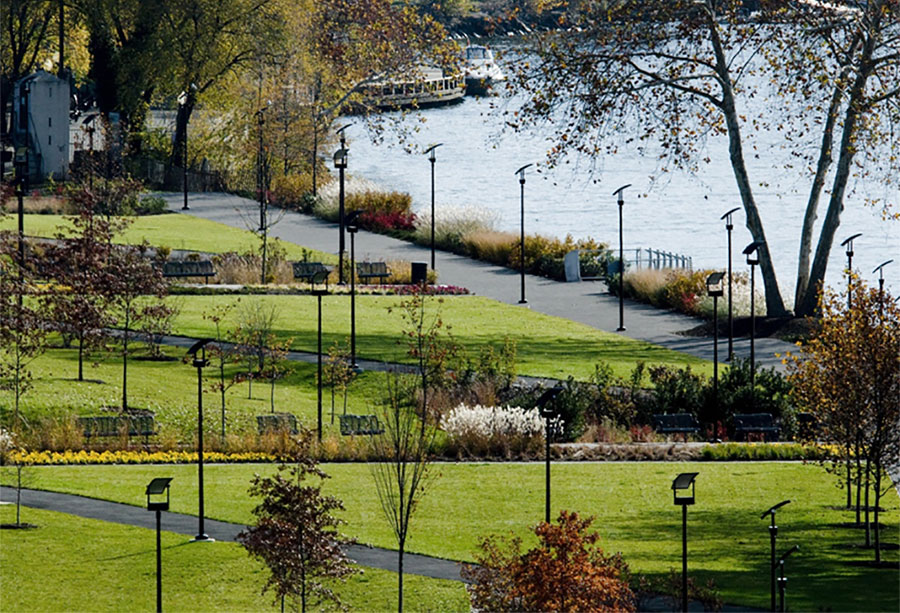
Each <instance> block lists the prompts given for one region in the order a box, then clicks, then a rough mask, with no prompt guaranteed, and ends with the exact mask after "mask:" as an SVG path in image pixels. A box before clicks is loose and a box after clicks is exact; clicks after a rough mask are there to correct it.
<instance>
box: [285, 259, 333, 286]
mask: <svg viewBox="0 0 900 613" xmlns="http://www.w3.org/2000/svg"><path fill="white" fill-rule="evenodd" d="M293 267H294V278H295V279H303V280H304V281H306V282H307V283H312V278H313V277H314V276H315V275H316V274H318V273H320V272H329V270H328V267H326V266H325V264H323V263H322V262H294V263H293Z"/></svg>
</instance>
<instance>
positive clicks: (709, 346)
mask: <svg viewBox="0 0 900 613" xmlns="http://www.w3.org/2000/svg"><path fill="white" fill-rule="evenodd" d="M161 196H162V197H163V198H165V200H166V201H167V202H168V203H169V209H170V210H171V211H173V212H177V213H179V214H188V215H194V216H197V217H202V218H204V219H210V220H212V221H217V222H219V223H223V224H226V225H229V226H232V227H236V228H240V229H246V227H247V225H246V220H248V219H254V218H256V219H258V215H259V214H258V210H259V209H258V205H257V203H256V202H255V201H253V200H249V199H247V198H242V197H240V196H235V195H232V194H224V193H191V194H189V203H190V210H189V211H182V210H181V206H182V204H183V200H182V199H183V196H182V194H180V193H164V194H161ZM278 214H279V215H280V214H281V211H279V213H278ZM270 235H271V236H273V237H277V238H279V239H281V240H284V241H288V242H292V243H296V244H299V245H303V246H304V247H309V248H313V249H318V250H320V251H324V252H326V253H334V254H337V249H338V225H337V224H334V223H329V222H326V221H322V220H320V219H317V218H315V217H312V216H309V215H303V214H301V213H297V212H295V211H284V216H283V217H282V218H281V220H280V221H279V222H278V223H277V224H275V225H274V226H273V227H272V228H271V230H270ZM348 241H349V238H348ZM347 244H348V249H349V242H348V243H347ZM356 251H357V259H358V260H364V259H376V260H377V259H384V260H407V261H417V262H430V260H431V251H430V249H428V248H427V247H422V246H419V245H414V244H412V243H408V242H406V241H402V240H399V239H395V238H391V237H389V236H384V235H381V234H375V233H372V232H366V231H363V230H361V231H360V232H359V234H358V235H357V238H356ZM436 268H437V271H438V279H439V281H440V282H441V283H443V284H448V285H459V286H462V287H466V288H468V289H469V290H470V291H472V292H473V293H475V294H478V295H480V296H486V297H488V298H493V299H495V300H498V301H500V302H505V303H508V304H518V301H519V298H520V296H521V285H520V277H519V273H517V272H515V271H513V270H510V269H508V268H504V267H500V266H495V265H493V264H487V263H485V262H479V261H477V260H473V259H471V258H467V257H463V256H459V255H454V254H452V253H447V252H445V251H438V252H437V253H436ZM525 297H526V299H527V300H528V304H527V305H524V307H523V308H530V309H534V310H536V311H540V312H541V313H546V314H548V315H555V316H557V317H564V318H566V319H571V320H573V321H578V322H581V323H584V324H587V325H589V326H592V327H594V328H597V329H600V330H605V331H607V332H615V331H616V328H617V327H618V325H619V302H618V298H616V297H615V296H612V295H610V294H609V293H608V292H607V291H606V285H605V284H603V283H592V282H582V283H563V282H559V281H553V280H550V279H545V278H543V277H537V276H534V275H526V296H525ZM699 323H701V322H700V321H699V320H698V319H696V318H693V317H689V316H687V315H682V314H680V313H675V312H672V311H663V310H660V309H656V308H654V307H651V306H649V305H645V304H641V303H637V302H633V301H630V300H627V301H626V302H625V327H626V330H625V332H623V333H622V334H625V335H627V336H629V337H631V338H635V339H639V340H643V341H647V342H650V343H654V344H657V345H662V346H663V347H667V348H669V349H673V350H675V351H681V352H684V353H688V354H691V355H694V356H697V357H701V358H704V359H707V360H712V359H713V339H712V337H687V336H682V335H680V334H678V332H680V331H684V330H688V329H691V328H693V327H695V326H697V325H698V324H699ZM755 346H756V347H755V351H756V359H757V361H758V362H759V363H761V364H763V365H765V366H774V367H776V368H779V369H781V368H782V364H781V360H780V359H779V358H777V357H776V356H775V354H776V353H784V352H786V351H788V350H790V349H791V348H792V347H793V345H791V344H790V343H786V342H784V341H780V340H778V339H774V338H758V339H756V341H755ZM734 347H735V353H736V354H737V355H738V356H741V357H744V356H749V355H750V341H749V339H746V338H740V339H735V342H734ZM726 352H727V338H725V339H724V340H723V339H721V338H720V339H719V357H720V359H722V358H723V356H725V353H726Z"/></svg>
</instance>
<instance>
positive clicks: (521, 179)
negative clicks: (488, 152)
mask: <svg viewBox="0 0 900 613" xmlns="http://www.w3.org/2000/svg"><path fill="white" fill-rule="evenodd" d="M529 166H534V164H533V163H532V164H525V165H524V166H522V167H521V168H520V169H519V170H517V171H516V172H515V173H513V174H517V175H519V183H525V169H526V168H528V167H529Z"/></svg>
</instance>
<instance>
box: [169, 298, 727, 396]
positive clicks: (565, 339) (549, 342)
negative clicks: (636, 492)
mask: <svg viewBox="0 0 900 613" xmlns="http://www.w3.org/2000/svg"><path fill="white" fill-rule="evenodd" d="M172 300H176V301H177V302H178V304H179V305H180V307H181V313H180V314H179V316H178V319H177V321H176V324H175V327H176V331H177V333H179V334H183V335H186V336H192V337H205V336H212V335H214V334H213V333H214V329H213V328H212V326H211V324H210V323H209V322H208V321H205V320H204V319H203V318H202V314H203V313H204V312H209V311H211V310H212V309H213V308H214V307H217V306H221V305H223V304H226V303H230V302H234V301H235V300H236V298H234V297H231V296H190V297H178V298H173V299H172ZM250 300H253V301H255V302H254V303H255V304H261V305H263V306H264V308H267V309H268V308H275V309H276V311H277V313H278V319H277V321H276V325H275V328H276V329H275V333H276V334H277V335H278V336H279V337H280V338H291V339H293V343H292V346H293V348H294V349H300V350H305V351H315V347H316V325H317V315H316V298H315V297H313V296H252V297H243V298H242V299H241V304H248V303H249V301H250ZM401 300H402V298H401V297H397V296H373V295H366V296H357V297H356V317H357V320H356V347H357V354H358V355H359V356H362V357H365V358H371V359H374V360H382V361H386V362H401V361H409V358H408V357H407V355H406V352H407V347H406V345H404V344H401V343H400V341H401V330H402V329H403V323H402V320H401V318H400V313H399V311H396V310H395V311H394V312H393V313H388V307H391V306H395V305H397V304H398V303H399V302H400V301H401ZM438 308H440V311H441V317H442V319H443V321H444V323H445V325H446V326H447V327H448V328H449V330H450V334H451V335H452V336H453V338H455V339H456V341H457V342H459V343H460V344H461V345H462V346H463V347H465V349H466V350H467V354H468V356H469V357H470V358H472V359H475V360H477V358H478V352H479V350H480V348H481V347H484V346H486V345H488V344H494V345H496V346H497V347H498V348H499V346H500V345H501V344H502V342H503V338H504V337H505V336H509V337H510V338H511V339H513V340H515V341H516V344H517V349H518V360H517V365H518V371H519V374H523V375H534V376H542V377H553V378H560V379H565V378H566V377H568V376H569V375H572V376H575V377H576V378H579V379H586V378H587V377H588V376H590V375H591V373H593V372H594V366H595V365H596V364H597V363H599V362H608V363H610V365H611V366H612V367H613V370H614V371H615V372H616V373H617V374H619V375H622V376H627V375H628V374H629V373H630V372H631V370H632V368H633V367H634V365H635V364H636V363H637V362H638V361H644V362H647V363H648V364H669V365H673V366H685V365H691V366H692V367H693V369H694V370H695V371H697V372H702V373H705V374H707V375H710V374H712V363H711V362H708V361H706V360H701V359H700V358H695V357H693V356H690V355H687V354H684V353H679V352H676V351H672V350H669V349H664V348H662V347H660V346H658V345H651V344H650V343H646V342H643V341H638V340H634V339H630V338H627V337H624V336H621V335H616V334H612V333H609V332H603V331H601V330H597V329H596V328H592V327H590V326H587V325H585V324H581V323H577V322H573V321H570V320H567V319H563V318H561V317H553V316H551V315H545V314H543V313H537V312H535V311H532V310H530V309H523V308H521V307H516V306H513V305H508V304H503V303H501V302H497V301H496V300H491V299H489V298H484V297H481V296H446V297H444V299H443V303H442V304H440V305H439V303H438V301H437V299H436V298H435V299H429V301H428V307H427V310H428V312H429V317H430V316H431V315H432V314H433V313H435V309H438ZM322 313H323V318H322V320H323V321H322V333H323V341H322V342H323V346H325V347H328V346H330V345H331V343H332V342H333V341H340V342H344V341H345V340H346V339H347V338H348V336H349V334H350V296H348V295H340V296H327V297H325V298H324V299H323V301H322Z"/></svg>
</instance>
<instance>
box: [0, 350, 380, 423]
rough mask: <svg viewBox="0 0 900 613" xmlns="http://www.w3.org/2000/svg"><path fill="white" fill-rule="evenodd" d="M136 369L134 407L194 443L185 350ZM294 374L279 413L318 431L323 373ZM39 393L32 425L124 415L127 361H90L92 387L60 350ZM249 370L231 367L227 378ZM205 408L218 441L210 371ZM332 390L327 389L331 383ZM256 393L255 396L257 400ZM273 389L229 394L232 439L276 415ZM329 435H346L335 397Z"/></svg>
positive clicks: (364, 379) (46, 364)
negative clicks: (260, 418) (114, 411)
mask: <svg viewBox="0 0 900 613" xmlns="http://www.w3.org/2000/svg"><path fill="white" fill-rule="evenodd" d="M133 349H134V350H135V353H134V354H133V355H132V356H131V358H130V359H129V361H128V405H129V406H130V407H135V408H141V409H150V410H152V411H155V413H156V418H157V420H158V421H159V422H160V425H161V427H164V428H173V429H175V431H176V433H177V434H180V435H182V437H184V436H187V437H188V438H190V437H191V433H193V432H194V431H195V430H196V425H197V424H196V420H197V370H196V369H195V368H193V367H191V366H190V365H188V364H185V363H183V362H182V361H181V358H182V357H183V356H184V350H183V349H178V348H175V347H165V348H164V353H165V354H166V355H168V356H170V357H171V358H174V359H173V360H172V361H162V362H160V361H147V360H142V359H139V358H140V357H141V356H142V355H145V354H146V351H144V350H143V349H142V348H141V345H140V344H137V345H135V346H134V347H133ZM290 366H291V368H292V372H291V373H290V374H289V375H287V376H286V377H285V378H283V379H280V380H278V381H277V382H276V385H275V393H274V401H275V403H274V405H275V411H279V412H284V411H287V412H290V413H293V414H294V415H296V416H297V418H298V419H299V420H300V421H301V422H303V423H304V424H306V426H307V427H313V426H314V425H315V423H316V365H315V364H307V363H303V362H291V364H290ZM30 368H31V370H32V374H33V380H32V384H33V388H32V389H31V390H29V391H28V392H27V393H26V394H25V395H24V396H22V401H21V402H22V411H23V413H24V415H25V416H26V418H28V419H31V418H33V417H67V416H69V415H72V414H78V415H98V414H102V413H100V411H101V409H103V408H106V407H120V406H121V403H122V376H123V374H122V359H121V357H120V356H118V355H117V354H115V353H98V354H96V355H94V356H91V358H89V359H86V360H85V367H84V377H85V379H86V380H85V381H76V380H74V379H75V377H76V375H77V373H78V370H77V368H78V355H77V351H76V350H75V349H60V348H54V349H50V350H48V351H47V352H46V353H45V354H44V355H42V356H41V357H39V358H38V359H37V360H35V361H34V362H32V364H31V365H30ZM244 370H245V367H244V366H242V365H240V364H229V365H228V366H227V367H226V378H227V380H231V378H232V377H233V376H234V375H235V374H237V373H238V372H243V371H244ZM204 375H205V386H206V389H207V392H206V393H205V394H204V408H205V414H206V422H205V423H206V427H207V429H209V430H210V432H212V433H216V432H220V431H221V400H220V396H219V393H218V391H216V390H213V389H212V385H213V384H214V383H216V382H217V381H218V368H217V367H215V368H214V367H208V368H206V369H205V370H204ZM384 377H385V375H384V374H383V373H378V372H363V373H361V374H360V375H359V377H358V378H357V379H356V380H355V381H354V383H353V384H352V385H351V387H350V390H349V393H348V412H350V413H353V412H356V413H360V412H363V413H366V412H370V409H371V408H373V406H375V405H376V404H377V403H378V402H379V401H380V398H381V397H382V394H383V392H382V390H383V388H384ZM326 383H327V381H326ZM251 392H252V395H251ZM270 394H271V387H270V385H269V383H268V381H264V380H258V381H256V382H254V383H253V384H252V389H251V386H250V385H249V384H248V383H246V382H245V383H241V384H238V385H233V386H232V387H230V388H229V389H228V390H227V391H226V395H225V397H226V422H227V431H228V432H232V431H234V429H235V427H239V428H241V429H243V430H250V431H255V430H256V422H255V416H256V415H259V414H263V413H268V412H270V411H271V406H272V404H271V397H270ZM342 402H343V399H342V397H341V396H340V395H338V397H337V398H336V413H337V414H340V413H341V412H343V404H342ZM322 405H323V413H324V415H325V419H324V423H325V428H324V429H325V433H326V435H327V434H328V433H334V434H337V433H338V423H337V420H335V423H334V424H333V425H332V424H331V391H330V388H329V387H328V386H327V384H326V386H325V388H324V390H323V398H322ZM0 407H4V408H5V409H8V410H10V411H11V410H12V397H11V394H10V393H9V392H3V394H2V395H0Z"/></svg>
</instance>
